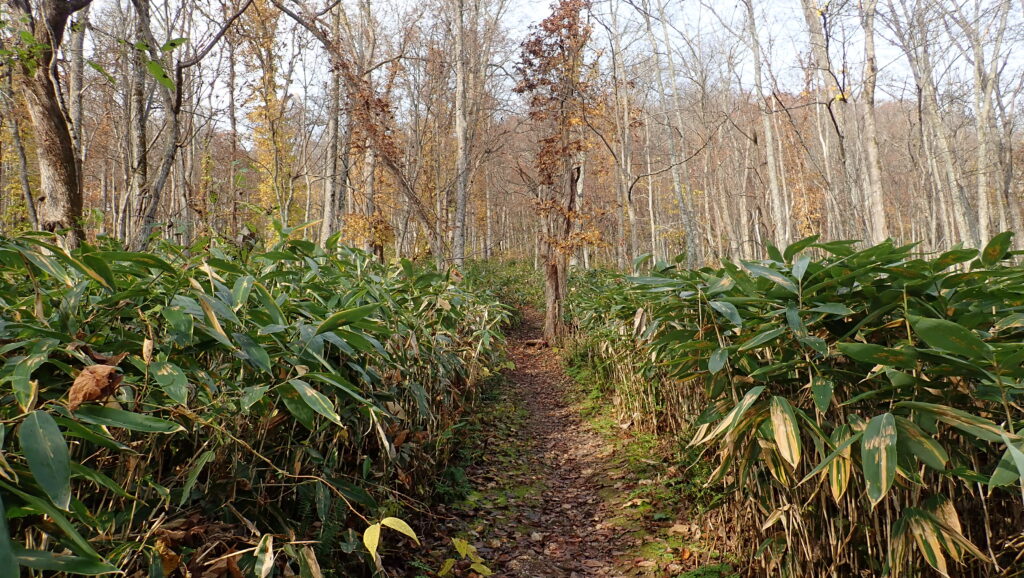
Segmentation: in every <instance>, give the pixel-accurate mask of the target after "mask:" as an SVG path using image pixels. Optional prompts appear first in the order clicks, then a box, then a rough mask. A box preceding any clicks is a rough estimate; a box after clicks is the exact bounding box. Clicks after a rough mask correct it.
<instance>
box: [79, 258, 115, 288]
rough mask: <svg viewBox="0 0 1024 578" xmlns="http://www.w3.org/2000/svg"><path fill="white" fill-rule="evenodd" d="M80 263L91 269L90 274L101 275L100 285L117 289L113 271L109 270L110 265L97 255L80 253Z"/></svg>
mask: <svg viewBox="0 0 1024 578" xmlns="http://www.w3.org/2000/svg"><path fill="white" fill-rule="evenodd" d="M82 263H84V264H85V265H87V266H88V267H89V269H90V270H91V271H92V274H91V275H90V276H92V275H95V276H98V277H101V278H102V279H103V283H102V285H103V286H104V287H106V288H107V289H110V290H114V289H117V281H116V280H115V279H114V272H113V271H111V270H110V265H108V264H107V262H106V261H105V260H104V259H103V258H101V257H100V256H98V255H94V254H91V253H87V254H85V255H82Z"/></svg>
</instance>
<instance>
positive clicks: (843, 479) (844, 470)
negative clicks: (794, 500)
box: [828, 424, 860, 503]
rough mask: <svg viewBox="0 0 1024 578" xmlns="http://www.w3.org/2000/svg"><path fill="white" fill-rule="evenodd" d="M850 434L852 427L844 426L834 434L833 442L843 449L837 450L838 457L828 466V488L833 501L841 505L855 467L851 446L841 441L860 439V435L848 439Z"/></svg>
mask: <svg viewBox="0 0 1024 578" xmlns="http://www.w3.org/2000/svg"><path fill="white" fill-rule="evenodd" d="M849 434H850V426H848V425H846V424H843V425H842V426H840V427H837V428H836V429H835V431H833V432H832V437H831V441H832V443H833V444H834V445H836V447H841V448H842V449H840V450H837V452H836V456H835V458H834V459H833V460H831V461H830V462H829V464H828V487H829V491H830V492H831V493H832V499H833V500H835V501H836V503H839V501H840V500H842V499H843V495H844V494H846V490H847V488H849V487H850V470H851V469H852V467H853V459H852V458H851V456H850V453H851V452H850V445H851V444H852V442H851V444H846V445H843V443H842V442H841V441H840V440H843V441H846V440H847V439H855V438H857V437H860V434H857V435H855V436H853V437H852V438H848V437H847V436H849Z"/></svg>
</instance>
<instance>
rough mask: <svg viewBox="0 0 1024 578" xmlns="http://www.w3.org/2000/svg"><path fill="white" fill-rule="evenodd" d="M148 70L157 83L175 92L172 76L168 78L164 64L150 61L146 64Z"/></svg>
mask: <svg viewBox="0 0 1024 578" xmlns="http://www.w3.org/2000/svg"><path fill="white" fill-rule="evenodd" d="M146 70H147V71H148V72H149V74H150V76H152V77H153V78H155V79H156V81H157V82H159V83H160V84H162V85H163V86H164V88H166V89H168V90H174V81H173V80H171V77H170V76H167V72H166V71H165V70H164V66H163V64H161V63H160V62H159V61H157V60H150V61H149V62H147V63H146Z"/></svg>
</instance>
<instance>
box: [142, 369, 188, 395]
mask: <svg viewBox="0 0 1024 578" xmlns="http://www.w3.org/2000/svg"><path fill="white" fill-rule="evenodd" d="M149 370H150V372H151V373H152V375H153V379H155V380H156V382H157V383H158V384H159V385H160V389H162V390H163V391H164V393H166V394H167V397H169V398H171V399H172V400H174V401H175V402H176V403H178V404H180V405H187V404H188V377H186V376H185V372H184V371H182V370H181V368H180V367H178V366H177V365H175V364H173V363H170V362H168V361H154V362H153V363H151V364H150V366H149Z"/></svg>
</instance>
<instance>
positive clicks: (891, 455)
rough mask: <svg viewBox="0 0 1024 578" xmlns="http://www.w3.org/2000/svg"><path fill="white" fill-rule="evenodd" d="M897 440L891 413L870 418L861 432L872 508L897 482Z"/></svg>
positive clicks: (863, 460)
mask: <svg viewBox="0 0 1024 578" xmlns="http://www.w3.org/2000/svg"><path fill="white" fill-rule="evenodd" d="M897 439H898V436H897V433H896V419H895V417H894V416H893V415H892V414H891V413H883V414H882V415H876V416H875V417H873V418H871V421H869V422H868V426H867V429H865V430H864V437H863V438H862V439H861V441H860V458H861V467H862V468H863V470H864V481H865V483H866V486H867V493H868V498H869V499H870V500H871V505H872V507H874V506H875V505H877V504H878V502H880V501H882V498H884V497H885V494H886V493H887V492H888V491H889V488H890V487H892V483H893V481H894V480H895V479H896V455H897V454H896V452H897V449H896V442H897Z"/></svg>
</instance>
